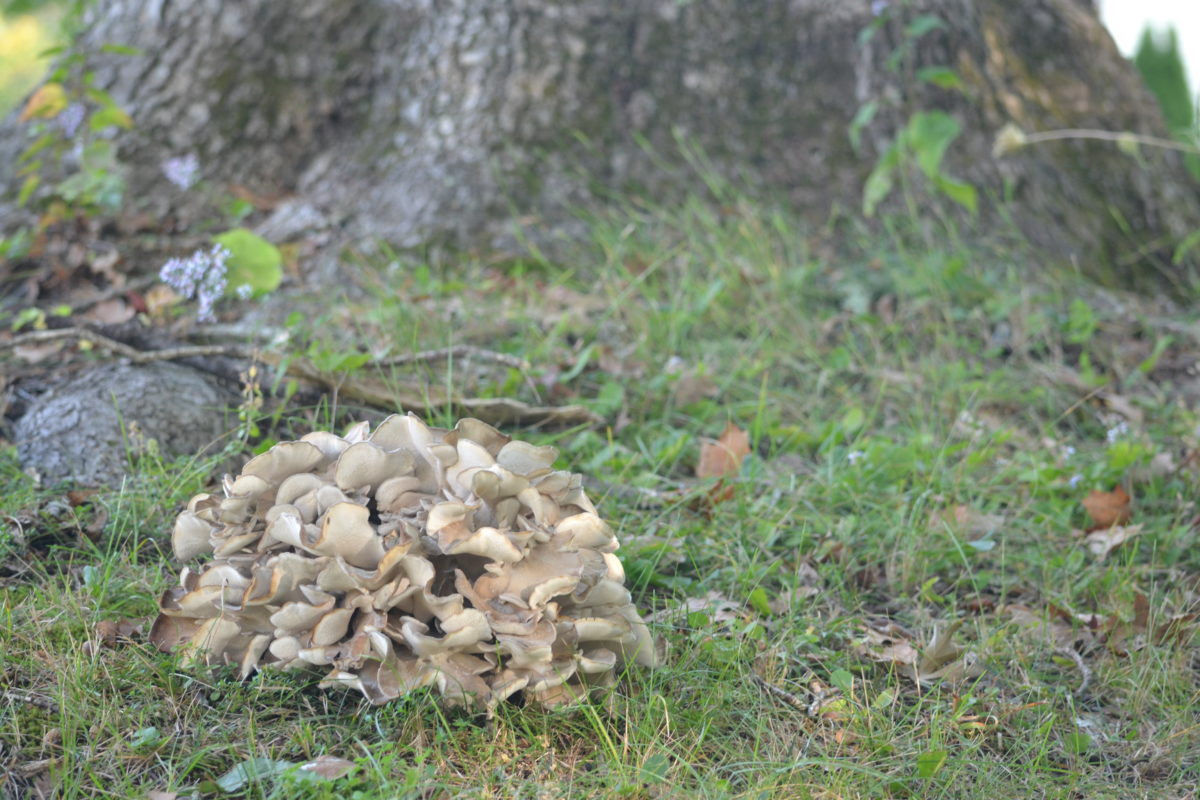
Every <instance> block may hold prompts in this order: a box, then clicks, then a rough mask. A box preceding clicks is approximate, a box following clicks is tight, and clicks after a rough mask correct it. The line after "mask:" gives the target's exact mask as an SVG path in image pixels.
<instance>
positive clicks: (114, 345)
mask: <svg viewBox="0 0 1200 800" xmlns="http://www.w3.org/2000/svg"><path fill="white" fill-rule="evenodd" d="M57 339H76V340H81V341H86V342H91V343H92V344H93V345H95V346H97V347H103V348H104V349H105V350H109V351H111V352H113V353H116V354H117V355H119V356H122V357H124V358H128V359H129V360H130V361H132V362H133V363H135V364H144V363H147V362H150V361H172V360H174V359H177V358H197V357H203V356H226V357H228V358H253V357H254V354H255V351H254V349H253V348H248V347H243V346H241V345H234V344H196V345H181V346H179V347H167V348H163V349H162V350H138V349H137V348H136V347H131V346H129V345H127V344H125V343H124V342H120V341H117V340H116V339H112V338H110V337H108V336H105V335H104V334H102V333H97V332H96V331H93V330H89V329H87V328H81V327H78V326H75V327H71V328H55V329H53V330H46V331H30V332H29V333H22V334H20V335H18V336H14V337H13V338H12V339H9V340H8V341H6V342H0V347H2V348H4V349H12V348H14V347H19V346H21V345H23V344H35V343H41V342H50V341H55V340H57ZM448 358H481V359H486V360H489V361H495V362H497V363H500V364H504V365H506V366H510V367H514V368H515V369H520V370H527V369H529V362H528V361H526V360H525V359H523V358H519V357H517V356H513V355H509V354H508V353H497V352H495V351H493V350H485V349H483V348H482V347H475V346H473V345H469V344H460V345H455V346H453V347H443V348H440V349H438V350H423V351H421V352H419V353H410V354H406V355H398V356H391V357H389V358H380V359H373V360H371V361H369V362H368V364H370V365H372V366H376V367H388V366H401V365H404V364H412V363H415V362H418V361H441V360H445V359H448Z"/></svg>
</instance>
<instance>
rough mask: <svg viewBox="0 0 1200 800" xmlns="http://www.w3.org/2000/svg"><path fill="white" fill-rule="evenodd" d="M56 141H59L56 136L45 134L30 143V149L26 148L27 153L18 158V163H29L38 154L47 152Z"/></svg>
mask: <svg viewBox="0 0 1200 800" xmlns="http://www.w3.org/2000/svg"><path fill="white" fill-rule="evenodd" d="M56 141H58V137H57V136H56V135H55V134H53V133H43V134H42V135H41V136H39V137H38V138H36V139H34V140H33V141H32V142H30V144H29V147H26V148H25V151H24V152H23V153H21V155H20V156H18V157H17V163H18V164H23V163H25V162H26V161H29V160H30V159H31V158H33V157H34V156H36V155H37V154H38V153H40V152H42V151H43V150H45V149H46V148H47V147H48V146H50V145H52V144H54V143H55V142H56Z"/></svg>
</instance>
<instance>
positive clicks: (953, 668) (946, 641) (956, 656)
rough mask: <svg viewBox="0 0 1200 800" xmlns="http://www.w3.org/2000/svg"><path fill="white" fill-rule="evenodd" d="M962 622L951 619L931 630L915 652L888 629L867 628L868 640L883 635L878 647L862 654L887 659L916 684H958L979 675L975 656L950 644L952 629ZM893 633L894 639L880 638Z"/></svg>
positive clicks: (908, 642)
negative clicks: (924, 642)
mask: <svg viewBox="0 0 1200 800" xmlns="http://www.w3.org/2000/svg"><path fill="white" fill-rule="evenodd" d="M962 624H963V621H962V620H958V621H957V622H952V623H951V624H949V625H947V626H946V627H945V628H942V629H941V630H935V631H934V633H933V638H932V639H930V641H929V644H927V645H926V646H925V647H923V648H921V649H920V650H919V651H918V650H917V649H916V648H915V647H913V645H912V643H911V642H910V641H906V640H904V639H903V638H900V637H899V636H896V634H894V633H891V632H880V631H874V630H870V629H869V630H868V639H872V638H875V639H877V640H878V639H880V638H883V641H882V642H881V646H878V647H875V648H868V649H867V650H866V651H865V655H867V656H868V657H869V658H872V659H874V660H876V661H890V662H891V663H893V664H895V665H896V671H897V672H899V673H900V674H901V675H903V676H905V677H906V678H908V679H909V680H911V681H912V682H913V683H916V684H918V685H929V684H933V683H936V682H939V681H941V682H945V683H950V684H956V683H962V682H965V681H968V680H972V679H974V678H977V677H979V676H980V675H982V674H983V665H982V664H981V663H979V657H978V656H977V655H976V654H975V653H974V652H972V651H970V650H967V649H966V648H963V647H959V646H958V645H956V644H955V643H954V634H955V632H956V631H957V630H958V629H959V628H961V627H962ZM889 634H890V636H895V637H896V638H884V637H889Z"/></svg>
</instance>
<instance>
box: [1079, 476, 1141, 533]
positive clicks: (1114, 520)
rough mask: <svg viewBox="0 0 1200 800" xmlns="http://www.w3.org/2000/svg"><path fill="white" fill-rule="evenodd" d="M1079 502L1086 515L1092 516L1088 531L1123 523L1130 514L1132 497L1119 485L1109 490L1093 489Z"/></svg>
mask: <svg viewBox="0 0 1200 800" xmlns="http://www.w3.org/2000/svg"><path fill="white" fill-rule="evenodd" d="M1081 502H1082V503H1083V508H1084V510H1085V511H1087V513H1088V516H1089V517H1091V518H1092V527H1091V528H1090V529H1089V532H1090V531H1094V530H1099V529H1100V528H1111V527H1112V526H1113V525H1124V524H1125V523H1126V522H1128V521H1129V518H1130V517H1131V516H1132V510H1131V505H1132V502H1133V498H1131V497H1130V496H1129V492H1127V491H1125V490H1124V489H1123V488H1122V487H1120V486H1118V487H1117V488H1115V489H1113V490H1112V491H1111V492H1102V491H1100V490H1099V489H1096V490H1093V491H1092V492H1091V493H1090V494H1088V496H1087V497H1085V498H1083V500H1082V501H1081Z"/></svg>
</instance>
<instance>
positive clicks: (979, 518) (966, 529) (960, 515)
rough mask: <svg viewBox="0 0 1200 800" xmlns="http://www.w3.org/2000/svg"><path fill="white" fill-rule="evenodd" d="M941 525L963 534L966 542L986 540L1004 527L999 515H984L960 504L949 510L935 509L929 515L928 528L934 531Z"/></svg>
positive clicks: (1002, 518)
mask: <svg viewBox="0 0 1200 800" xmlns="http://www.w3.org/2000/svg"><path fill="white" fill-rule="evenodd" d="M943 525H945V526H946V527H948V528H950V529H951V530H953V531H957V532H959V533H962V534H965V535H966V537H967V539H968V540H970V541H975V540H977V539H983V538H986V537H987V536H988V535H989V534H991V533H994V532H995V531H996V529H997V528H999V527H1001V526H1002V525H1004V517H1002V516H1000V515H999V514H985V513H984V512H982V511H977V510H976V509H973V508H971V507H970V506H966V505H963V504H961V503H960V504H958V505H955V506H951V507H949V508H942V509H936V508H935V509H934V510H933V512H932V513H930V515H929V527H930V528H932V529H935V530H936V529H939V528H941V527H942V526H943Z"/></svg>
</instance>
